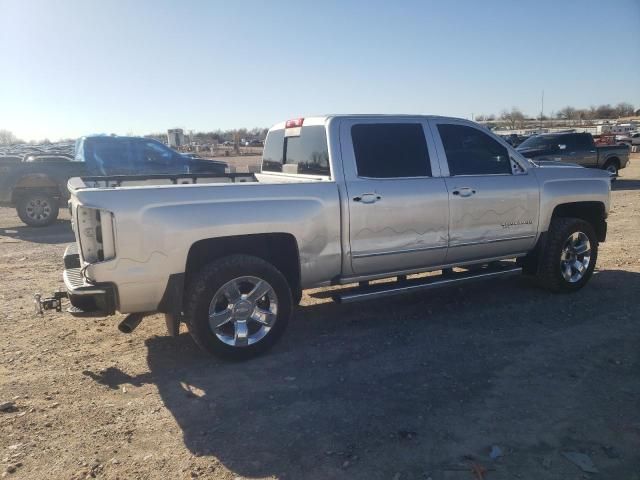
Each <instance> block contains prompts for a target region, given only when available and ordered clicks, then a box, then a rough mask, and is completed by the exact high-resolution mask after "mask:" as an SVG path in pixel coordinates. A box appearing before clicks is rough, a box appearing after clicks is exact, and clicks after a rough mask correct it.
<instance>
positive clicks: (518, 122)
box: [474, 102, 640, 128]
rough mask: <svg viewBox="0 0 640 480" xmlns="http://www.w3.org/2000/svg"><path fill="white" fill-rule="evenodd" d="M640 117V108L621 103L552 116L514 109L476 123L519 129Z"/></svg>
mask: <svg viewBox="0 0 640 480" xmlns="http://www.w3.org/2000/svg"><path fill="white" fill-rule="evenodd" d="M634 115H636V116H640V108H639V109H637V110H635V109H634V106H633V105H631V104H630V103H628V102H620V103H618V104H617V105H615V106H611V105H610V104H605V105H599V106H597V107H596V106H593V105H592V106H591V107H589V108H574V107H571V106H566V107H564V108H562V109H560V110H558V111H557V112H555V113H554V114H552V116H550V117H549V116H546V115H537V116H529V115H525V114H524V113H522V111H521V110H520V109H519V108H517V107H513V108H511V110H503V111H502V113H500V115H493V114H490V115H477V116H476V117H475V119H474V120H475V121H477V122H486V123H501V124H505V125H508V126H510V127H511V128H519V127H521V126H522V125H523V124H524V123H525V122H530V121H535V120H554V119H555V120H574V121H588V120H596V119H604V120H606V119H617V118H622V117H631V116H634Z"/></svg>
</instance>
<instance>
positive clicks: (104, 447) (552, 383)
mask: <svg viewBox="0 0 640 480" xmlns="http://www.w3.org/2000/svg"><path fill="white" fill-rule="evenodd" d="M614 190H615V191H614V192H613V194H612V196H613V200H612V212H611V216H610V219H609V236H608V238H607V242H606V243H604V244H603V245H601V250H600V256H599V259H598V271H597V273H596V274H595V276H594V278H593V279H592V281H591V283H590V284H589V285H588V286H587V287H586V288H585V289H583V290H582V291H580V292H578V293H576V294H574V295H570V296H563V295H552V294H550V293H547V292H545V291H542V290H539V289H537V288H535V287H534V286H532V285H531V283H530V282H529V281H527V279H525V278H517V279H515V280H509V281H506V280H503V281H500V280H496V281H491V282H486V283H483V284H475V285H472V286H465V287H464V288H453V289H448V290H440V291H432V292H428V293H423V294H415V295H411V296H404V297H396V298H393V299H382V300H377V301H371V302H369V303H362V304H353V305H345V306H340V305H337V304H333V303H331V302H330V301H329V300H328V299H326V298H321V297H322V295H318V294H319V293H321V292H317V291H316V292H311V294H312V295H316V296H310V295H305V297H304V299H303V303H302V305H301V306H300V307H299V308H298V310H297V311H296V312H295V317H294V320H293V321H292V322H291V324H290V326H289V329H288V331H287V333H285V335H284V337H283V339H282V341H281V342H280V343H279V344H278V345H277V346H276V347H275V348H274V349H273V350H271V351H270V352H268V353H267V354H266V355H264V356H262V357H260V358H257V359H254V360H251V361H247V362H241V363H231V362H225V361H221V360H218V359H215V358H210V357H208V356H206V355H205V354H203V353H201V352H200V351H199V350H198V349H197V348H196V347H195V345H194V343H193V342H192V340H191V338H190V337H189V335H188V334H187V333H186V332H185V331H184V329H183V332H182V334H181V335H180V337H179V338H177V339H172V338H169V337H167V336H165V326H164V321H163V319H162V317H160V316H154V317H149V318H147V319H145V321H144V322H143V323H142V325H141V326H140V327H139V328H138V329H137V330H136V331H135V332H134V333H133V334H131V335H129V336H126V335H124V334H121V333H119V332H118V331H117V329H116V325H117V323H118V322H119V321H120V320H121V319H122V317H111V318H104V319H103V318H101V319H89V320H86V319H74V318H72V317H70V316H68V315H65V314H56V313H50V314H47V315H45V316H44V318H39V317H37V316H35V315H34V313H33V306H32V295H33V293H34V292H43V293H50V292H52V291H54V290H56V289H58V288H59V287H61V286H62V283H61V260H62V259H61V255H62V253H63V250H64V248H65V246H66V245H67V244H68V243H69V242H71V241H72V240H73V237H72V234H71V231H70V228H69V222H68V220H67V218H68V217H63V218H62V219H61V220H60V221H59V222H58V223H57V224H56V225H54V226H51V227H47V228H44V229H33V228H29V227H25V226H23V225H21V223H20V221H19V220H18V218H17V216H16V215H15V214H14V212H13V210H10V209H0V298H1V299H2V306H3V308H2V311H1V312H0V327H1V328H2V331H3V332H4V334H2V336H1V337H0V404H1V403H2V402H14V404H15V406H14V407H10V406H9V407H6V406H5V407H3V406H1V405H0V409H2V408H6V410H4V411H0V474H2V475H4V476H6V477H7V478H12V479H13V478H16V479H18V478H19V479H50V478H51V479H71V478H75V479H80V478H91V477H97V478H108V479H117V478H119V479H138V478H140V479H182V478H196V477H197V478H215V479H236V478H252V479H254V478H279V479H299V478H304V479H334V478H335V479H341V478H344V479H389V480H392V479H393V480H407V479H423V480H425V479H428V478H431V479H432V480H442V479H469V480H472V479H474V478H476V479H477V478H484V479H488V480H493V479H514V478H515V479H517V478H522V479H542V478H544V479H562V480H566V479H582V478H594V479H595V478H603V479H604V478H606V479H616V480H618V479H619V480H631V479H639V478H640V408H639V404H638V398H640V328H639V326H640V317H639V315H640V235H639V233H640V155H634V158H633V160H632V166H631V167H630V168H628V169H626V170H623V171H622V173H621V178H620V179H619V180H618V181H617V182H616V184H615V187H614ZM492 447H497V448H498V449H499V450H498V449H495V448H494V453H496V454H499V453H501V454H502V455H501V456H498V457H497V458H496V459H492V458H491V457H490V451H491V449H492ZM566 452H578V453H582V454H585V455H587V456H588V457H589V458H590V459H591V461H592V462H593V464H594V465H595V467H596V468H597V470H598V471H599V473H584V472H583V471H582V470H580V468H578V467H577V466H576V465H575V464H574V463H572V462H570V461H569V460H568V459H567V458H566V457H565V456H564V455H563V454H564V453H566ZM473 464H476V468H480V467H479V466H482V468H485V469H486V472H485V473H484V474H483V475H482V476H478V475H476V476H474V475H475V474H474V473H472V471H471V469H472V468H473ZM3 472H4V473H3Z"/></svg>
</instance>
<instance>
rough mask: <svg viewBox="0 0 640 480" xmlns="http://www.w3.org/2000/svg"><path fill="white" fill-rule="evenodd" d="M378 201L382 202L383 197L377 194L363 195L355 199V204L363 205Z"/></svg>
mask: <svg viewBox="0 0 640 480" xmlns="http://www.w3.org/2000/svg"><path fill="white" fill-rule="evenodd" d="M378 200H382V197H381V196H380V195H378V194H377V193H362V194H360V195H358V196H356V197H353V201H354V202H362V203H376V202H377V201H378Z"/></svg>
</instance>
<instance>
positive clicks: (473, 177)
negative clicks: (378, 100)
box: [37, 115, 610, 358]
mask: <svg viewBox="0 0 640 480" xmlns="http://www.w3.org/2000/svg"><path fill="white" fill-rule="evenodd" d="M68 186H69V190H70V193H71V195H70V197H71V199H70V202H69V204H70V209H71V215H72V222H73V227H74V231H75V235H76V239H77V244H75V245H72V246H70V247H69V248H68V249H67V252H66V253H65V257H64V263H65V270H64V275H63V276H64V282H65V285H66V290H67V291H66V292H58V293H57V294H56V295H54V297H51V298H47V299H43V298H38V299H37V305H38V308H40V309H42V308H45V309H47V308H56V309H58V310H60V309H61V303H62V297H68V299H69V301H70V303H71V306H70V308H69V311H70V312H71V313H72V314H74V315H77V316H94V315H99V316H106V315H112V314H114V313H116V312H121V313H127V314H129V315H128V316H127V317H126V318H125V319H124V321H123V322H122V323H121V324H120V329H121V330H122V331H131V330H133V329H134V328H135V327H136V326H137V324H138V323H139V322H140V320H141V319H142V318H143V316H145V315H147V314H149V313H154V312H162V313H164V314H165V319H166V324H167V327H168V329H169V333H170V334H172V335H177V333H178V330H179V325H180V323H181V322H184V323H186V324H187V326H188V329H189V332H190V333H191V335H192V336H193V338H194V340H195V342H196V343H197V344H198V345H199V346H200V347H202V348H203V349H204V350H206V351H208V352H211V353H213V354H217V355H222V356H227V357H234V358H246V357H249V356H252V355H255V354H257V353H259V352H262V351H264V350H265V349H267V348H268V347H270V346H271V345H273V344H274V342H275V341H276V340H277V339H278V338H279V337H280V336H281V335H282V333H283V331H284V329H285V327H286V325H287V322H288V320H289V317H290V316H291V314H292V312H293V309H294V306H295V305H297V303H298V302H299V301H300V299H301V296H302V291H303V290H304V289H310V288H316V287H324V286H329V285H344V287H343V288H341V289H336V290H335V292H334V300H336V301H338V302H353V301H357V300H366V299H372V298H378V297H382V296H386V295H394V294H399V293H403V292H415V291H418V290H425V289H430V288H435V287H439V286H444V285H452V284H460V283H464V282H470V281H474V280H488V279H491V278H494V277H500V276H505V275H513V274H519V273H525V274H529V275H531V276H534V277H536V278H537V280H538V281H539V283H540V284H541V285H543V286H544V287H546V288H548V289H549V290H552V291H554V292H573V291H576V290H578V289H580V288H581V287H583V286H584V285H585V284H586V283H587V281H588V280H589V278H590V277H591V275H592V273H593V270H594V267H595V264H596V257H597V253H598V243H599V242H603V241H604V240H605V237H606V232H607V224H606V218H607V213H608V211H609V193H610V176H609V175H608V174H607V173H606V172H603V171H601V170H595V169H586V168H582V167H579V166H576V165H572V164H564V163H560V162H546V163H545V162H540V163H534V162H533V161H531V160H528V159H526V158H525V157H523V156H522V155H521V154H519V153H518V152H517V151H516V150H514V149H513V148H512V147H511V146H510V145H509V144H507V143H506V142H505V141H503V140H502V139H500V138H499V137H497V136H495V135H493V134H492V133H491V132H489V131H488V130H486V129H485V128H483V127H482V126H480V125H478V124H476V123H473V122H469V121H465V120H460V119H455V118H444V117H434V116H396V115H394V116H385V115H331V116H322V117H312V118H304V119H302V118H300V119H295V120H289V121H287V122H283V123H280V124H277V125H275V126H274V127H273V128H271V130H270V131H269V134H268V136H267V139H266V142H265V147H264V154H263V161H262V169H261V171H260V173H256V174H225V175H220V176H209V177H205V176H197V175H174V176H162V175H153V176H148V177H139V176H138V177H126V176H124V177H118V176H114V177H84V178H73V179H71V180H70V181H69V185H68ZM381 279H384V280H381ZM376 280H381V281H376Z"/></svg>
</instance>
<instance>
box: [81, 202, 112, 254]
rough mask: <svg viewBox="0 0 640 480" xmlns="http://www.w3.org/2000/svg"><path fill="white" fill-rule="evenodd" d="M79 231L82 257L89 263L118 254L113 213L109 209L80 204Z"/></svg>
mask: <svg viewBox="0 0 640 480" xmlns="http://www.w3.org/2000/svg"><path fill="white" fill-rule="evenodd" d="M77 212H78V224H77V233H78V240H79V241H80V251H81V252H82V259H83V260H84V261H85V262H87V263H95V262H102V261H104V260H111V259H112V258H114V257H115V256H116V249H115V235H114V230H113V214H112V213H111V212H109V211H107V210H99V209H97V208H89V207H82V206H78V208H77Z"/></svg>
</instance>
